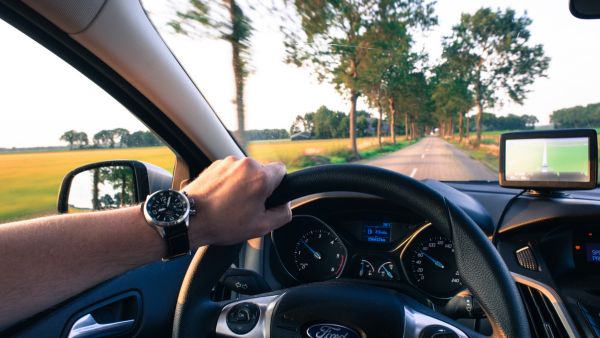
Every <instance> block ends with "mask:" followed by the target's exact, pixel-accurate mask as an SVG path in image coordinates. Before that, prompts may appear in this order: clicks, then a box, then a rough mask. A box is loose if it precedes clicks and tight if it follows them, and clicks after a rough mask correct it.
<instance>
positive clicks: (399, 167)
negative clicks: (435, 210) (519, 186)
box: [365, 136, 498, 181]
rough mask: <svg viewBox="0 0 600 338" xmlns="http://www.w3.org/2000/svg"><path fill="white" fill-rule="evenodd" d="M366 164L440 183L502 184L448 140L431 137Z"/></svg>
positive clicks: (489, 171) (490, 172) (492, 173)
mask: <svg viewBox="0 0 600 338" xmlns="http://www.w3.org/2000/svg"><path fill="white" fill-rule="evenodd" d="M365 163H367V164H370V165H375V166H378V167H384V168H387V169H391V170H395V171H399V172H401V173H403V174H405V175H408V176H410V177H413V178H416V179H425V178H432V179H436V180H440V181H468V180H493V181H496V180H498V174H497V173H496V172H494V171H492V170H490V169H489V168H488V167H486V166H485V165H484V164H483V163H480V162H478V161H476V160H474V159H472V158H470V157H469V156H468V155H467V154H465V153H464V152H462V151H460V150H458V149H457V148H456V147H454V146H453V145H451V144H450V143H448V142H446V141H445V140H443V139H441V138H439V137H434V136H429V137H425V138H423V139H422V140H421V141H419V142H417V143H415V144H413V145H410V146H408V147H406V148H403V149H400V150H398V151H395V152H393V153H390V154H388V155H385V156H383V157H379V158H377V159H375V160H370V161H366V162H365Z"/></svg>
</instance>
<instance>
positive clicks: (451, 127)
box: [448, 118, 454, 138]
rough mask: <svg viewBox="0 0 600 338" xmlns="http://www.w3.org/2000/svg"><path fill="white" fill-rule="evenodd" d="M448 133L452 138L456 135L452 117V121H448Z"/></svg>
mask: <svg viewBox="0 0 600 338" xmlns="http://www.w3.org/2000/svg"><path fill="white" fill-rule="evenodd" d="M448 134H449V136H450V138H453V137H454V121H453V120H452V118H450V121H448Z"/></svg>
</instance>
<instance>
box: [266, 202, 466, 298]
mask: <svg viewBox="0 0 600 338" xmlns="http://www.w3.org/2000/svg"><path fill="white" fill-rule="evenodd" d="M340 203H341V204H342V205H340ZM271 240H272V242H273V248H274V251H275V255H274V256H275V257H276V259H274V260H273V262H272V263H273V264H272V265H273V270H275V271H278V272H279V275H280V276H282V277H283V278H282V279H283V280H284V284H285V285H286V286H290V285H294V284H301V283H310V282H320V281H326V280H331V279H337V278H347V279H355V280H362V281H372V282H377V283H379V284H381V285H384V286H385V285H388V286H390V287H397V286H403V287H412V288H415V289H416V290H418V291H419V292H420V293H422V294H423V295H425V296H426V297H427V298H430V299H432V300H443V299H448V298H451V297H453V296H455V295H456V294H457V293H459V292H461V291H462V290H463V289H464V287H463V285H462V283H461V281H460V275H459V273H458V269H457V266H456V262H455V260H454V248H453V244H452V241H451V240H450V239H448V238H446V237H445V236H443V235H442V234H441V233H439V232H438V231H437V230H436V229H435V228H434V227H433V226H432V225H431V224H430V223H429V222H428V221H427V220H424V219H422V218H420V217H419V216H418V215H415V214H414V213H412V212H411V211H409V210H406V209H402V208H401V207H399V206H397V205H391V204H390V203H389V202H385V201H383V200H379V199H358V198H357V199H344V200H343V201H340V200H331V199H321V200H317V201H313V202H311V203H308V204H306V205H304V206H300V207H297V208H295V210H294V216H293V218H292V221H291V222H290V223H289V224H287V225H286V226H284V227H282V228H280V229H278V230H276V231H274V232H273V233H272V235H271Z"/></svg>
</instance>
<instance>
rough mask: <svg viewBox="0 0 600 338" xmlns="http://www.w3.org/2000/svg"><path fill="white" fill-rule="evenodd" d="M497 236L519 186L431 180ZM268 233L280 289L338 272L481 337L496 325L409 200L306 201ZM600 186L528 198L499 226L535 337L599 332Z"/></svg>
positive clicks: (449, 248)
mask: <svg viewBox="0 0 600 338" xmlns="http://www.w3.org/2000/svg"><path fill="white" fill-rule="evenodd" d="M425 183H426V184H428V185H431V187H432V188H434V189H436V190H438V191H441V192H442V193H443V194H444V195H445V196H448V198H450V199H452V200H453V201H454V202H455V203H457V204H458V205H460V207H461V208H463V210H464V211H465V212H467V213H469V216H471V218H472V219H474V220H476V222H477V223H478V224H479V225H480V227H481V228H482V230H483V231H484V233H486V234H487V235H488V236H491V234H492V232H493V224H494V223H496V222H498V219H499V217H500V214H501V213H502V210H503V207H504V206H505V205H506V203H507V202H508V201H509V200H510V199H511V198H512V197H513V196H515V194H516V193H518V192H519V191H518V190H515V189H505V188H500V187H498V186H497V185H494V184H465V183H444V184H443V183H439V182H437V181H431V182H427V181H426V182H425ZM293 215H294V216H293V219H292V222H290V223H289V224H287V225H285V226H283V227H281V228H279V229H277V230H275V231H274V232H272V233H271V234H270V236H268V237H267V238H266V240H265V249H266V255H265V261H264V262H265V265H264V266H267V268H266V270H265V276H267V277H266V278H267V281H268V283H269V284H270V285H273V287H274V288H286V287H291V286H295V285H301V284H305V283H311V282H320V281H327V280H334V279H344V280H347V279H349V280H352V281H355V282H361V283H368V284H372V285H373V284H374V285H378V286H381V287H386V288H390V289H396V290H397V291H399V292H401V293H405V294H407V295H409V296H411V297H412V298H413V299H415V300H417V301H419V302H421V303H422V304H424V305H426V306H429V307H431V308H433V309H434V310H436V311H438V312H441V313H443V314H445V315H447V316H449V317H451V318H453V319H455V320H457V321H458V322H460V323H462V324H463V325H467V326H469V327H470V328H472V329H474V330H477V331H479V332H481V333H483V334H490V332H491V329H490V327H489V322H488V321H487V320H486V319H485V315H484V314H483V312H482V311H481V308H480V307H479V306H478V304H477V301H476V298H475V297H473V296H472V295H470V293H469V291H468V290H466V289H465V287H464V286H463V285H462V283H461V281H460V275H459V273H458V270H457V268H456V262H455V260H454V246H453V244H454V243H452V241H451V240H449V239H448V238H446V237H445V236H443V235H442V234H441V233H439V232H438V231H437V230H436V229H435V228H434V227H433V226H432V225H431V224H430V223H429V222H428V220H426V219H424V218H422V217H421V216H419V215H417V214H416V213H415V212H414V211H412V210H408V209H406V208H403V206H402V202H401V201H398V202H393V201H386V200H382V199H378V198H374V197H372V196H371V197H368V196H356V195H353V194H347V193H332V194H330V195H320V196H316V197H311V198H307V199H305V200H302V201H299V202H298V203H297V204H295V205H294V208H293ZM598 219H600V190H598V191H594V192H569V194H568V195H564V196H559V197H552V198H548V197H539V196H537V197H536V196H528V195H524V196H521V197H520V198H519V199H518V200H517V201H515V203H514V204H513V205H512V206H511V208H510V209H509V210H508V211H507V212H506V215H505V218H504V222H503V224H502V225H501V226H500V228H499V229H498V235H497V244H496V247H497V250H498V252H499V253H500V255H501V257H502V258H503V260H504V262H505V264H506V265H507V267H508V268H509V270H510V272H511V273H512V274H513V277H514V278H515V281H516V285H517V288H518V290H519V292H520V293H521V295H522V298H523V302H524V305H525V308H526V312H527V315H528V320H529V323H530V327H531V328H532V332H533V337H580V336H584V337H588V336H589V337H600V224H599V223H598Z"/></svg>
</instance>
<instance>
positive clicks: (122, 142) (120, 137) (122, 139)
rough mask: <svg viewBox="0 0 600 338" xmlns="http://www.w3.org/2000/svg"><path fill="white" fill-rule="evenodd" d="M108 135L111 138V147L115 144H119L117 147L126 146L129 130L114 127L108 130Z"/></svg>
mask: <svg viewBox="0 0 600 338" xmlns="http://www.w3.org/2000/svg"><path fill="white" fill-rule="evenodd" d="M110 136H111V138H112V141H111V148H114V146H115V145H116V144H119V147H121V148H123V147H124V146H126V140H127V137H128V136H129V130H127V129H124V128H116V129H113V130H111V131H110Z"/></svg>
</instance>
